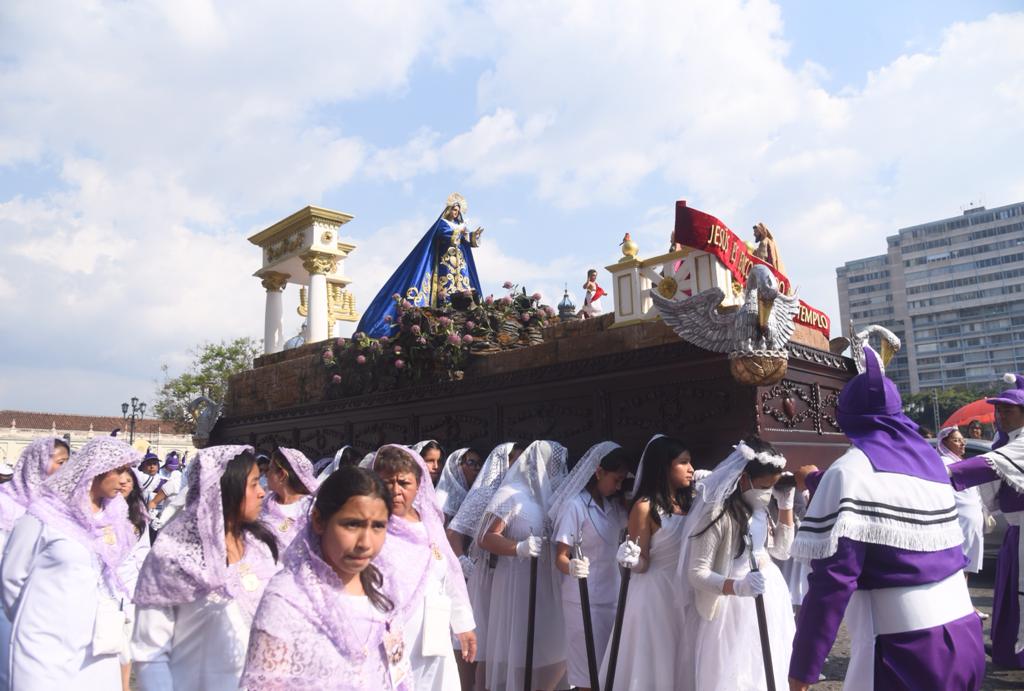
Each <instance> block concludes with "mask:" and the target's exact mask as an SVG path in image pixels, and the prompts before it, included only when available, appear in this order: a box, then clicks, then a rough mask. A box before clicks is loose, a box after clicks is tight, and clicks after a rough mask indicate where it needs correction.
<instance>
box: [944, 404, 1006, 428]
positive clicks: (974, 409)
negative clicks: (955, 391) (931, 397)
mask: <svg viewBox="0 0 1024 691" xmlns="http://www.w3.org/2000/svg"><path fill="white" fill-rule="evenodd" d="M995 410H996V409H995V407H994V406H993V405H992V404H991V403H986V402H985V399H984V398H980V399H978V400H977V401H974V402H973V403H968V404H967V405H965V406H963V407H961V408H958V409H957V410H956V412H954V413H953V414H952V415H950V416H949V418H947V419H946V421H945V422H943V423H942V426H943V427H953V426H954V425H956V426H957V427H959V426H961V425H966V424H967V423H969V422H972V421H974V420H977V421H978V422H980V423H982V424H988V425H991V424H992V423H994V422H995V419H996V415H995Z"/></svg>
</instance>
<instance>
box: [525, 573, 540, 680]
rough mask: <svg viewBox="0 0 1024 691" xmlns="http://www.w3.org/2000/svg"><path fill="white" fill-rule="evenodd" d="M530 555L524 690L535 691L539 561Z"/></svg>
mask: <svg viewBox="0 0 1024 691" xmlns="http://www.w3.org/2000/svg"><path fill="white" fill-rule="evenodd" d="M538 561H539V558H538V557H530V613H529V618H528V619H527V620H526V669H525V670H523V672H524V673H523V691H533V635H534V629H535V627H536V625H537V562H538Z"/></svg>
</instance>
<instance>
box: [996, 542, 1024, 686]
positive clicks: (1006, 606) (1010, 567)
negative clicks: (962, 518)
mask: <svg viewBox="0 0 1024 691" xmlns="http://www.w3.org/2000/svg"><path fill="white" fill-rule="evenodd" d="M1018 540H1020V528H1019V527H1017V526H1015V525H1011V526H1010V527H1009V529H1007V531H1006V537H1005V538H1003V546H1002V547H1000V548H999V557H998V559H997V560H996V584H995V592H994V593H993V594H992V662H993V663H995V664H996V665H998V666H1000V667H1003V668H1006V669H1024V653H1021V654H1020V655H1018V654H1016V653H1014V652H1013V647H1014V644H1015V643H1016V642H1017V624H1018V622H1019V621H1020V603H1019V601H1018V599H1017V574H1018V573H1019V570H1020V564H1018V563H1017V541H1018Z"/></svg>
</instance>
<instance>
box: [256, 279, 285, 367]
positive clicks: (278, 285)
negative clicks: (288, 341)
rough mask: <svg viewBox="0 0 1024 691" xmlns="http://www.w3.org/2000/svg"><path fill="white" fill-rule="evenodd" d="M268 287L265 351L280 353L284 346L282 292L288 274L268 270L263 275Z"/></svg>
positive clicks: (264, 282)
mask: <svg viewBox="0 0 1024 691" xmlns="http://www.w3.org/2000/svg"><path fill="white" fill-rule="evenodd" d="M261 278H262V279H263V287H264V288H266V289H267V303H266V309H265V310H264V313H263V352H264V353H265V354H270V353H278V352H280V351H281V348H282V347H283V346H284V309H283V307H282V304H281V293H282V292H283V291H284V287H285V285H286V284H287V282H288V278H289V276H288V274H282V273H278V272H276V271H268V272H266V273H265V274H263V275H262V276H261Z"/></svg>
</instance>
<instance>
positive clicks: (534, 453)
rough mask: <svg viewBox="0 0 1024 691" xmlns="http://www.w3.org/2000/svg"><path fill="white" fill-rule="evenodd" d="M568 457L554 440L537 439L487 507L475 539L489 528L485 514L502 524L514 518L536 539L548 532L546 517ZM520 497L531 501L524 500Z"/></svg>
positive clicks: (548, 526) (510, 470)
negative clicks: (499, 520)
mask: <svg viewBox="0 0 1024 691" xmlns="http://www.w3.org/2000/svg"><path fill="white" fill-rule="evenodd" d="M568 455H569V453H568V450H567V449H566V448H565V447H564V446H562V445H561V444H559V443H558V442H554V441H543V440H539V441H535V442H533V443H532V444H530V445H529V446H528V447H526V451H524V452H523V455H522V456H521V457H520V458H519V460H518V461H517V462H516V464H515V465H514V466H512V467H511V468H510V469H509V471H508V472H507V473H506V474H505V479H504V480H502V482H501V487H499V488H498V491H497V492H495V493H494V496H493V497H492V498H491V501H490V503H489V504H488V505H487V509H486V510H485V512H484V520H483V521H481V523H480V526H479V528H478V531H477V533H478V534H477V539H479V538H480V537H481V536H482V535H483V534H484V532H486V531H487V529H488V528H489V527H490V523H491V522H490V521H488V520H487V518H488V515H490V516H492V517H493V518H498V519H501V520H503V521H505V522H506V523H507V522H508V520H509V519H510V518H511V517H512V516H517V517H518V518H521V519H522V520H524V521H526V522H528V523H529V524H530V530H531V531H533V534H534V535H536V536H538V537H540V536H544V535H547V534H548V533H550V532H551V530H550V529H551V521H550V519H548V517H547V514H548V510H549V509H550V508H551V499H552V497H553V496H554V493H555V490H557V489H558V488H559V486H560V485H561V484H562V481H563V480H564V479H565V473H566V459H567V457H568ZM523 495H526V497H528V498H529V499H531V500H532V501H524V496H523ZM528 504H529V505H528Z"/></svg>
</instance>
